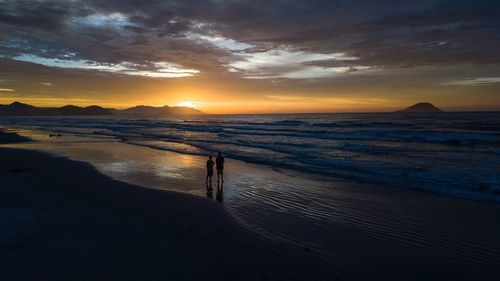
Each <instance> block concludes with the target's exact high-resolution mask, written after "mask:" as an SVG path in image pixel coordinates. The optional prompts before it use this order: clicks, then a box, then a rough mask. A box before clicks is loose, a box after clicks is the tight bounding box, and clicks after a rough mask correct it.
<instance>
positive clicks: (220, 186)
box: [215, 181, 224, 202]
mask: <svg viewBox="0 0 500 281" xmlns="http://www.w3.org/2000/svg"><path fill="white" fill-rule="evenodd" d="M215 200H217V202H222V201H223V200H224V181H222V182H220V183H219V182H218V181H217V194H216V195H215Z"/></svg>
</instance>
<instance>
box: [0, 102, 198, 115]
mask: <svg viewBox="0 0 500 281" xmlns="http://www.w3.org/2000/svg"><path fill="white" fill-rule="evenodd" d="M190 114H203V112H201V111H199V110H196V109H194V108H190V107H182V106H176V107H169V106H163V107H153V106H144V105H140V106H135V107H132V108H128V109H124V110H116V109H106V108H103V107H100V106H97V105H92V106H87V107H79V106H75V105H66V106H63V107H35V106H32V105H29V104H25V103H20V102H13V103H11V104H9V105H0V116H91V115H190Z"/></svg>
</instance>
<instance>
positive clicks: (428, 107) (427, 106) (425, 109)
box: [396, 102, 443, 113]
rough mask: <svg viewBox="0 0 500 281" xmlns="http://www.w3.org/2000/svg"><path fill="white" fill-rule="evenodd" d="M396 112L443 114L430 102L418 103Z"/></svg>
mask: <svg viewBox="0 0 500 281" xmlns="http://www.w3.org/2000/svg"><path fill="white" fill-rule="evenodd" d="M396 112H417V113H418V112H421V113H431V112H443V111H442V110H441V109H439V108H437V107H435V106H434V105H433V104H432V103H429V102H420V103H416V104H414V105H412V106H410V107H408V108H406V109H403V110H398V111H396Z"/></svg>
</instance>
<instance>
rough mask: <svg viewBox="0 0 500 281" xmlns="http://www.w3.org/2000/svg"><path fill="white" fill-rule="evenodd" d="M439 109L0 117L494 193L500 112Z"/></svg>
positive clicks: (187, 149)
mask: <svg viewBox="0 0 500 281" xmlns="http://www.w3.org/2000/svg"><path fill="white" fill-rule="evenodd" d="M439 116H443V117H442V118H441V119H436V118H438V117H435V116H433V117H432V118H430V117H426V116H422V117H419V118H416V117H414V116H410V117H404V116H401V115H390V114H373V115H368V114H360V115H355V114H350V115H335V114H333V115H324V114H323V115H291V116H288V115H287V116H281V115H256V116H255V115H254V116H250V115H248V116H241V115H238V116H216V117H210V116H208V117H198V119H182V118H181V119H179V118H54V117H52V118H38V117H37V118H10V119H2V120H1V121H0V122H1V123H3V124H5V125H7V126H13V127H21V128H30V129H32V128H39V129H40V130H44V131H51V132H56V133H58V134H74V135H82V136H93V137H94V136H105V137H113V138H115V139H118V140H121V141H124V142H127V143H130V144H135V145H141V146H147V147H150V148H153V149H161V150H169V151H174V152H179V153H187V154H197V155H207V154H214V153H216V152H218V151H222V152H224V154H225V155H227V157H230V158H234V159H239V160H243V161H247V162H252V163H258V164H264V165H267V166H269V167H273V168H283V169H291V170H296V171H300V172H303V173H307V174H315V175H322V176H327V177H342V178H347V179H352V180H357V181H364V182H372V183H381V184H385V185H391V186H396V187H405V188H416V189H424V190H429V191H434V192H438V193H442V194H449V195H453V196H462V197H467V198H476V199H483V200H493V201H499V200H498V197H499V196H500V195H499V193H500V178H499V176H498V175H500V158H499V154H500V152H499V151H500V132H498V129H496V130H495V129H493V128H499V127H500V114H497V115H491V114H490V115H469V114H463V115H460V114H459V115H453V116H451V115H439ZM471 116H472V117H471ZM471 118H472V119H471ZM473 118H476V119H473Z"/></svg>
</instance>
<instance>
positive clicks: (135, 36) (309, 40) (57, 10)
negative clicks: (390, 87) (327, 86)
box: [0, 0, 500, 77]
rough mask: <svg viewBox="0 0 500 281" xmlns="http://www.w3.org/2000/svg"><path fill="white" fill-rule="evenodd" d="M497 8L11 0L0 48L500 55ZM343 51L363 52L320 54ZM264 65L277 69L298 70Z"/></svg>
mask: <svg viewBox="0 0 500 281" xmlns="http://www.w3.org/2000/svg"><path fill="white" fill-rule="evenodd" d="M415 2H418V3H415ZM499 14H500V2H498V1H487V0H486V1H463V0H458V1H438V0H426V1H387V0H382V1H344V0H337V1H332V0H329V1H326V0H325V1H299V0H275V1H264V0H257V1H243V0H240V1H237V0H232V1H231V0H228V1H224V0H212V1H194V0H182V1H181V0H179V1H144V0H120V1H118V0H111V1H97V0H95V1H93V0H82V1H19V0H15V1H5V0H4V1H0V55H1V56H3V57H5V58H16V57H18V56H20V55H23V54H24V55H26V54H30V55H34V56H37V57H41V58H48V59H62V60H64V59H67V60H69V59H71V60H75V61H76V60H88V61H92V62H96V63H102V64H120V63H124V62H127V63H131V64H135V65H136V67H135V69H137V70H151V71H154V70H156V69H157V68H158V67H157V66H155V64H153V63H151V62H169V63H175V64H178V65H180V66H182V67H186V68H195V69H198V70H201V71H202V72H215V73H217V72H222V71H224V72H225V71H227V70H228V68H227V67H226V66H227V65H230V64H231V63H234V62H238V61H240V62H241V61H251V60H252V58H253V57H252V54H256V55H259V54H263V55H266V56H265V58H269V57H271V58H272V59H278V58H279V57H277V56H271V55H270V53H271V52H272V51H273V50H276V51H279V50H286V52H288V53H293V52H302V53H304V54H306V55H307V56H306V55H305V56H304V57H305V59H307V57H311V58H312V59H311V60H305V61H299V62H298V65H302V66H304V67H309V68H311V67H317V68H335V67H337V68H338V67H347V68H351V69H355V67H358V66H364V67H372V68H378V69H380V68H395V67H414V66H433V65H434V66H438V65H459V64H498V63H500V17H498V15H499ZM210 38H213V39H210ZM231 40H233V41H231ZM238 44H247V47H248V48H243V47H240V45H238ZM338 53H343V54H345V56H346V57H355V58H356V60H345V59H331V58H327V57H325V58H322V59H314V58H315V56H314V55H313V54H338ZM35 62H36V61H35ZM285 63H286V62H285ZM290 63H293V62H290ZM242 65H243V66H247V67H250V66H248V65H245V64H244V63H240V64H235V66H234V67H233V69H234V70H236V71H240V72H243V75H245V74H244V72H245V71H247V72H248V71H257V70H258V69H259V68H258V67H257V66H255V65H252V67H257V68H256V69H257V70H255V69H253V70H248V69H245V68H244V67H243V68H241V67H240V66H242ZM262 69H266V75H268V76H270V77H272V76H279V75H280V73H281V72H282V71H283V69H294V71H300V69H298V68H297V67H295V68H294V67H285V66H284V65H283V64H280V65H277V66H276V69H273V66H269V65H268V66H266V67H262ZM266 75H264V77H266ZM294 75H295V74H294ZM289 76H291V75H289Z"/></svg>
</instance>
